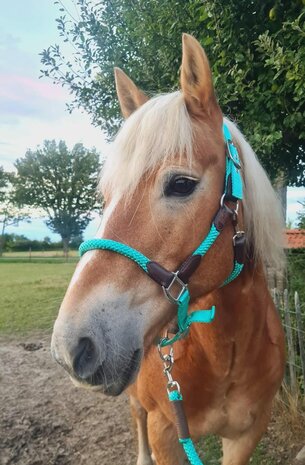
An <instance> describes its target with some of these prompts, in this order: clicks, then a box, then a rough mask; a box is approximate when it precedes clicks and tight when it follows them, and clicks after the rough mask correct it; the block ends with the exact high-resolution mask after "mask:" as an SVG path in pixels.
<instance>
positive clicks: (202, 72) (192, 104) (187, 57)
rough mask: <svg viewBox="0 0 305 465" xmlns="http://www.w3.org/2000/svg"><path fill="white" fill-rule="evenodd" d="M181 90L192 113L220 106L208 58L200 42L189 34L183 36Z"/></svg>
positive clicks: (208, 110) (207, 110)
mask: <svg viewBox="0 0 305 465" xmlns="http://www.w3.org/2000/svg"><path fill="white" fill-rule="evenodd" d="M180 83H181V90H182V93H183V95H184V98H185V102H186V105H187V108H188V110H189V111H190V113H194V114H200V113H203V112H210V107H211V105H212V106H213V107H214V108H215V104H216V106H218V104H217V100H216V97H215V93H214V87H213V80H212V73H211V69H210V65H209V61H208V58H207V56H206V54H205V52H204V50H203V48H202V47H201V45H200V44H199V42H198V41H197V40H196V39H195V38H194V37H192V36H191V35H189V34H183V36H182V65H181V73H180Z"/></svg>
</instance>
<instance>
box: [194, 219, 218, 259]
mask: <svg viewBox="0 0 305 465" xmlns="http://www.w3.org/2000/svg"><path fill="white" fill-rule="evenodd" d="M219 234H220V232H219V231H218V230H217V229H216V226H215V225H214V224H212V226H211V229H210V231H209V234H208V235H207V236H206V238H205V239H204V240H203V241H202V242H201V244H200V245H199V247H197V249H196V250H195V251H194V252H193V254H192V255H201V256H202V257H203V256H204V255H205V254H206V253H207V251H208V250H209V249H210V248H211V247H212V245H213V244H214V242H215V241H216V239H217V237H218V236H219Z"/></svg>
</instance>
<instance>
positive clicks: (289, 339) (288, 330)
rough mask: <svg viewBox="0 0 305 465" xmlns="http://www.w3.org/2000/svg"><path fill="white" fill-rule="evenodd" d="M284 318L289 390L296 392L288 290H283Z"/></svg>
mask: <svg viewBox="0 0 305 465" xmlns="http://www.w3.org/2000/svg"><path fill="white" fill-rule="evenodd" d="M284 317H285V324H286V333H287V343H288V354H287V355H288V365H289V375H290V384H291V390H292V391H293V392H297V378H296V371H295V350H294V344H293V335H292V326H291V318H290V313H289V302H288V289H285V290H284Z"/></svg>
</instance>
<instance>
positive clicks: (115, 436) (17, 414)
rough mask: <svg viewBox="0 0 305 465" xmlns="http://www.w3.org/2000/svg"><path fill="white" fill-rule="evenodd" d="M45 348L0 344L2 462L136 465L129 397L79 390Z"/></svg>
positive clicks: (44, 343) (37, 343) (33, 343)
mask: <svg viewBox="0 0 305 465" xmlns="http://www.w3.org/2000/svg"><path fill="white" fill-rule="evenodd" d="M49 346H50V344H49V340H48V339H47V338H45V337H44V338H30V339H29V340H25V341H24V342H23V343H21V342H15V341H7V340H1V341H0V412H1V413H0V464H1V465H11V464H18V465H70V464H71V465H72V464H77V465H85V464H86V465H106V464H107V465H108V464H111V465H116V464H126V465H134V464H135V463H136V459H135V446H134V441H133V437H134V433H133V427H132V423H131V420H130V416H129V406H128V399H127V397H126V396H124V395H123V396H121V397H120V398H110V397H105V396H102V395H100V394H99V395H97V394H92V393H90V392H87V391H85V390H82V389H77V388H76V387H74V386H73V384H72V383H71V381H70V380H69V378H68V377H67V376H66V375H65V374H64V372H63V370H62V369H60V368H59V367H57V366H56V364H55V363H54V362H53V361H52V359H51V357H50V352H49Z"/></svg>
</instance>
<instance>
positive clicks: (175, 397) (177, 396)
mask: <svg viewBox="0 0 305 465" xmlns="http://www.w3.org/2000/svg"><path fill="white" fill-rule="evenodd" d="M168 398H169V400H170V401H171V402H175V401H177V400H183V398H182V394H181V393H180V392H179V391H170V392H169V393H168Z"/></svg>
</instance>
